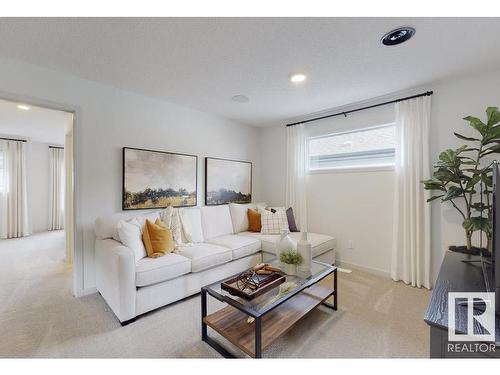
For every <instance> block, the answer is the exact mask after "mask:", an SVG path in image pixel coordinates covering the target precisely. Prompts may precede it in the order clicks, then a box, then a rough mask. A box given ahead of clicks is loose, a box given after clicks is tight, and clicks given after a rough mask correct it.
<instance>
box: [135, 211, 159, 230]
mask: <svg viewBox="0 0 500 375" xmlns="http://www.w3.org/2000/svg"><path fill="white" fill-rule="evenodd" d="M159 217H160V215H159V214H158V212H153V213H151V214H145V215H141V216H137V217H136V219H137V221H138V222H139V223H140V224H141V233H142V232H144V225H146V220H149V221H151V222H152V223H155V222H156V219H158V218H159Z"/></svg>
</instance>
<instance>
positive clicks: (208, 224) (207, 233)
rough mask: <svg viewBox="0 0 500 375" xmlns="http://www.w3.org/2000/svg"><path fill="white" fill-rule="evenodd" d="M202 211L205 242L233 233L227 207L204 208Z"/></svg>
mask: <svg viewBox="0 0 500 375" xmlns="http://www.w3.org/2000/svg"><path fill="white" fill-rule="evenodd" d="M200 210H201V222H202V224H203V236H204V237H205V240H209V239H211V238H215V237H219V236H224V235H226V234H232V233H233V223H232V221H231V214H230V213H229V207H228V206H227V205H221V206H204V207H201V209H200Z"/></svg>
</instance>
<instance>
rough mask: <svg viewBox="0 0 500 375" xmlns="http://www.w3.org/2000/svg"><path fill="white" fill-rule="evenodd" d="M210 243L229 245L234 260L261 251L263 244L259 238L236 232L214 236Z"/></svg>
mask: <svg viewBox="0 0 500 375" xmlns="http://www.w3.org/2000/svg"><path fill="white" fill-rule="evenodd" d="M207 242H208V243H211V244H214V245H219V246H224V247H228V248H230V249H231V251H232V255H233V260H234V259H239V258H243V257H246V256H248V255H252V254H255V253H256V252H258V251H260V249H261V247H262V245H261V243H260V240H259V239H258V238H252V237H247V236H238V235H236V234H228V235H225V236H220V237H216V238H212V239H211V240H208V241H207Z"/></svg>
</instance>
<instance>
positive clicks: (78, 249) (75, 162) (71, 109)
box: [0, 91, 86, 297]
mask: <svg viewBox="0 0 500 375" xmlns="http://www.w3.org/2000/svg"><path fill="white" fill-rule="evenodd" d="M0 99H2V100H7V101H11V102H16V103H23V104H27V105H31V106H35V107H42V108H46V109H52V110H56V111H62V112H67V113H70V114H72V115H73V123H72V133H73V135H72V145H71V146H72V147H71V148H72V151H73V152H72V153H71V156H72V163H71V169H72V171H73V173H72V174H73V180H72V181H70V180H69V179H65V192H66V188H67V185H68V184H69V183H72V189H71V190H70V191H72V195H73V197H72V201H73V215H72V217H71V218H72V220H69V219H70V218H69V217H68V216H67V215H65V218H64V224H65V225H64V230H65V240H64V241H65V256H66V249H67V246H68V245H69V246H70V248H71V250H70V251H71V253H72V254H73V256H72V258H73V265H72V271H73V272H72V273H73V283H72V284H73V295H74V296H75V297H80V296H82V295H84V294H86V293H85V292H84V282H83V277H84V268H83V267H84V264H83V233H82V231H79V230H77V228H79V227H80V223H81V221H80V213H81V197H80V193H79V187H78V171H79V169H80V167H79V166H80V158H79V157H77V155H78V154H79V148H78V142H77V141H76V140H77V139H80V123H79V120H80V119H81V118H82V116H81V109H80V108H79V107H77V106H74V105H71V104H65V103H58V102H53V101H50V100H46V99H41V98H34V97H30V96H26V95H18V94H13V93H8V92H2V91H0ZM66 141H67V140H66V134H65V137H64V143H65V144H64V146H65V148H66V147H67V145H66ZM65 156H66V153H65ZM65 159H66V158H65ZM64 162H65V163H66V162H67V161H66V160H65V161H64ZM65 214H66V212H65ZM68 222H69V223H70V225H68V226H67V223H68ZM68 231H69V233H70V236H68V235H67V234H68ZM68 237H69V238H71V237H72V238H73V241H70V242H69V243H68V242H67V241H68Z"/></svg>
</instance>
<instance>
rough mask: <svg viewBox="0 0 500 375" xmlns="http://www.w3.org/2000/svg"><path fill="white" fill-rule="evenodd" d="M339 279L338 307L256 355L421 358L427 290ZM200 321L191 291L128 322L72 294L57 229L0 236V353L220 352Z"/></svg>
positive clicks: (357, 277)
mask: <svg viewBox="0 0 500 375" xmlns="http://www.w3.org/2000/svg"><path fill="white" fill-rule="evenodd" d="M328 281H329V280H325V282H328ZM339 288H340V293H339V310H338V311H336V312H334V311H331V310H328V309H325V308H318V309H316V310H315V311H313V312H312V313H311V314H309V315H308V316H307V317H305V318H304V319H303V320H301V321H300V322H299V323H298V324H297V325H295V326H294V328H292V330H291V331H289V332H288V333H287V334H286V335H285V336H283V337H282V338H280V339H279V340H277V341H276V342H275V343H274V344H273V345H272V346H271V347H270V348H269V349H268V350H267V351H265V353H264V357H270V358H282V357H285V358H286V357H295V358H297V357H299V358H333V357H337V358H338V357H347V358H360V357H428V355H429V329H428V327H427V326H426V324H425V323H424V321H423V319H422V318H423V314H424V311H425V308H426V306H427V303H428V300H429V297H430V292H429V291H427V290H423V289H415V288H411V287H409V286H406V285H404V284H402V283H395V282H393V281H391V280H390V279H387V278H383V277H378V276H374V275H371V274H368V273H365V272H360V271H353V272H352V273H350V274H346V273H339ZM218 306H219V303H218V302H217V303H216V302H214V301H211V303H210V305H209V311H210V310H214V309H216V308H217V307H218ZM200 330H201V329H200V298H199V296H194V297H192V298H189V299H187V300H184V301H181V302H179V303H176V304H173V305H170V306H167V307H165V308H162V309H159V310H157V311H154V312H152V313H150V314H147V315H145V316H143V317H142V318H140V319H138V320H137V321H136V322H135V323H132V324H130V325H128V326H126V327H121V325H120V324H119V322H118V320H117V319H116V318H115V317H114V315H113V313H112V312H111V311H110V309H109V308H108V306H107V305H106V303H105V302H104V300H103V299H102V298H101V297H100V296H99V295H98V294H95V295H90V296H86V297H83V298H74V297H73V296H72V295H71V267H70V266H68V265H67V264H65V263H64V240H63V233H62V232H47V233H40V234H36V235H33V236H30V237H27V238H23V239H14V240H0V332H1V339H0V357H148V358H151V357H154V358H167V357H180V358H193V357H201V358H219V357H220V356H219V354H218V353H217V352H215V351H214V350H213V349H212V348H210V347H209V346H207V345H206V344H205V343H203V342H202V341H201V340H200ZM209 333H210V334H211V335H212V336H214V337H216V335H215V334H214V333H213V331H210V330H209ZM224 344H226V345H229V344H227V343H225V342H224ZM234 351H235V353H236V354H238V353H239V352H238V351H237V350H236V349H234Z"/></svg>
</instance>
